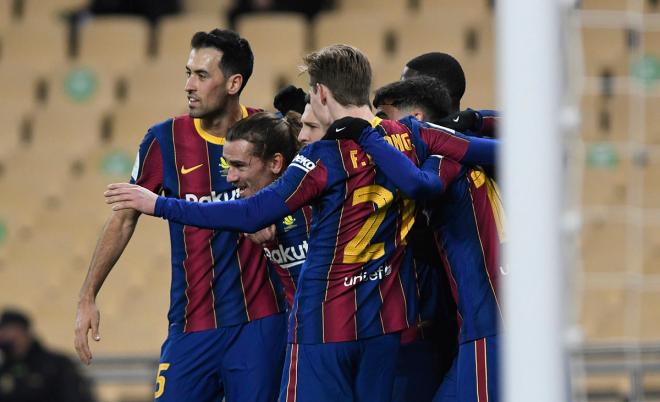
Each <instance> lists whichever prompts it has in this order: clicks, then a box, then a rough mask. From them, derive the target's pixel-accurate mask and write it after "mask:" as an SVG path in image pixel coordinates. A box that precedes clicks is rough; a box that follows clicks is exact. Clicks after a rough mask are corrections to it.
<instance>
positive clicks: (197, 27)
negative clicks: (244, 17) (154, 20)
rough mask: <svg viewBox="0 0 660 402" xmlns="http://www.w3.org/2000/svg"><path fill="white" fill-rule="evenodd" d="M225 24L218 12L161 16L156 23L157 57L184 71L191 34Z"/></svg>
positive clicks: (224, 25)
mask: <svg viewBox="0 0 660 402" xmlns="http://www.w3.org/2000/svg"><path fill="white" fill-rule="evenodd" d="M215 3H216V4H217V2H215ZM226 26H227V23H226V21H225V20H224V18H221V16H220V15H219V14H217V15H216V14H211V13H201V12H200V13H197V14H179V15H173V16H167V17H163V18H162V19H161V20H160V22H159V24H158V35H157V41H158V52H157V54H158V56H157V57H158V59H159V60H160V61H162V62H170V63H175V64H178V65H180V66H181V67H180V70H181V71H184V67H185V65H186V61H187V60H188V54H189V53H190V39H192V36H193V34H194V33H195V32H198V31H206V32H208V31H210V30H212V29H214V28H219V27H220V28H222V27H226Z"/></svg>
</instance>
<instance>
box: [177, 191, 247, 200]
mask: <svg viewBox="0 0 660 402" xmlns="http://www.w3.org/2000/svg"><path fill="white" fill-rule="evenodd" d="M238 196H239V190H238V189H234V190H232V191H225V192H223V193H216V192H215V191H211V194H210V195H205V196H202V197H198V196H196V195H195V194H186V201H191V202H220V201H231V200H235V199H237V198H238Z"/></svg>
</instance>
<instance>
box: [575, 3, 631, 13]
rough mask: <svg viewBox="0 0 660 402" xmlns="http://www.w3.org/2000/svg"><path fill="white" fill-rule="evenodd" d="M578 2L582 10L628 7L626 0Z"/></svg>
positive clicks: (623, 9)
mask: <svg viewBox="0 0 660 402" xmlns="http://www.w3.org/2000/svg"><path fill="white" fill-rule="evenodd" d="M580 3H581V8H582V9H583V10H601V11H625V10H626V9H627V7H628V0H582V1H581V2H580Z"/></svg>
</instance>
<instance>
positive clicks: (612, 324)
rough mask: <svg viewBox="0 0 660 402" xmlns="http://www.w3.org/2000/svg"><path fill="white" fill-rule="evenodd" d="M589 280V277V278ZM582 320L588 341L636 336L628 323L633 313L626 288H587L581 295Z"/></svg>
mask: <svg viewBox="0 0 660 402" xmlns="http://www.w3.org/2000/svg"><path fill="white" fill-rule="evenodd" d="M587 281H588V278H587ZM580 298H581V303H580V305H581V309H580V322H581V324H582V329H583V331H584V335H585V340H586V341H587V342H599V341H600V342H612V341H620V340H625V339H631V338H634V334H633V335H632V336H631V334H630V333H631V332H636V331H633V330H632V329H631V328H628V326H627V325H626V324H627V323H626V315H627V314H630V313H632V312H631V311H629V310H628V308H629V306H630V302H629V299H630V294H629V292H628V291H626V289H625V288H613V289H585V290H583V291H582V293H581V295H580Z"/></svg>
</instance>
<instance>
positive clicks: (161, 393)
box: [131, 106, 286, 401]
mask: <svg viewBox="0 0 660 402" xmlns="http://www.w3.org/2000/svg"><path fill="white" fill-rule="evenodd" d="M241 108H242V112H243V117H247V116H248V115H249V114H252V113H255V112H257V111H258V110H255V109H248V108H245V107H243V106H241ZM223 144H224V138H219V137H216V136H213V135H211V134H209V133H207V132H205V131H204V130H203V129H202V127H201V123H200V120H198V119H193V118H191V117H189V116H181V117H176V118H174V119H170V120H167V121H165V122H162V123H160V124H157V125H155V126H153V127H152V128H150V129H149V131H148V132H147V134H146V136H145V138H144V140H143V142H142V144H141V145H140V150H139V153H138V159H137V161H136V164H135V167H134V170H133V174H132V178H131V182H133V183H136V184H139V185H141V186H144V187H146V188H148V189H150V190H152V191H154V192H157V193H161V194H163V195H164V196H165V197H168V198H172V199H181V200H187V201H190V202H194V203H198V204H209V203H223V202H227V201H229V200H232V199H234V198H237V197H238V190H237V189H235V188H234V187H233V186H232V185H231V184H230V183H228V182H227V180H226V174H227V164H226V162H225V161H224V160H223V159H222V148H223ZM169 228H170V242H171V249H172V285H171V291H170V309H169V313H168V319H169V334H168V339H167V340H166V342H165V343H164V345H163V348H162V351H161V357H160V370H159V375H158V383H157V385H156V395H157V396H158V400H164V401H180V400H196V401H215V400H219V399H221V398H222V396H223V395H224V396H225V397H226V400H227V401H239V400H240V401H247V400H249V401H271V400H272V399H273V398H274V397H275V396H274V395H276V393H277V389H278V383H279V376H280V375H279V373H280V372H281V365H282V361H283V357H284V354H283V352H284V347H285V339H286V338H285V337H286V317H285V314H284V313H283V312H284V300H283V299H282V297H281V295H280V294H279V293H278V292H277V290H276V289H277V288H276V284H275V283H274V281H276V280H277V279H276V278H275V274H274V273H273V272H272V270H271V269H270V267H269V264H268V262H267V258H266V257H265V256H264V254H263V252H262V249H261V246H259V245H257V244H254V243H252V242H251V241H250V240H248V239H247V238H246V237H245V236H244V235H242V234H240V233H238V232H230V231H222V230H209V229H202V228H198V227H193V226H187V225H183V224H180V223H176V222H170V223H169ZM263 334H268V335H267V336H264V335H263ZM209 339H214V340H215V344H214V345H213V346H211V345H206V343H207V342H208V341H209ZM246 347H247V348H252V349H253V351H256V352H255V353H250V354H247V353H245V354H244V353H243V348H246ZM259 350H262V351H263V353H258V351H259ZM184 351H185V352H184ZM234 358H235V359H239V360H238V361H236V360H234ZM237 366H242V369H240V370H236V369H235V368H236V367H237ZM255 376H256V377H255ZM256 378H261V380H260V381H256Z"/></svg>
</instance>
